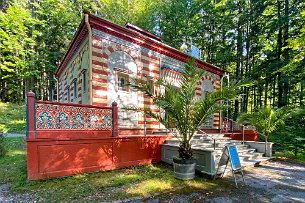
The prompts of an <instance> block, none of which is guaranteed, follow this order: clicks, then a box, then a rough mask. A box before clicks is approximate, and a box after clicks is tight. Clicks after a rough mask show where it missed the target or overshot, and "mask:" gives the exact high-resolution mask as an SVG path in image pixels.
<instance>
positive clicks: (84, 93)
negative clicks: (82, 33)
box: [58, 39, 90, 104]
mask: <svg viewBox="0 0 305 203" xmlns="http://www.w3.org/2000/svg"><path fill="white" fill-rule="evenodd" d="M88 58H89V52H88V39H87V40H85V41H84V42H83V44H82V45H81V47H80V48H79V50H78V51H77V52H76V53H75V54H74V56H73V57H72V59H71V60H70V62H69V63H68V64H67V66H66V68H65V69H64V70H63V72H62V73H61V75H60V77H59V80H58V90H59V99H58V100H59V102H69V103H76V104H88V101H89V100H90V95H89V94H88V92H89V85H84V84H83V83H84V82H85V81H84V79H86V78H89V75H88V74H89V71H88V69H89V65H88V60H89V59H88ZM83 74H84V75H85V76H83ZM84 88H85V89H84Z"/></svg>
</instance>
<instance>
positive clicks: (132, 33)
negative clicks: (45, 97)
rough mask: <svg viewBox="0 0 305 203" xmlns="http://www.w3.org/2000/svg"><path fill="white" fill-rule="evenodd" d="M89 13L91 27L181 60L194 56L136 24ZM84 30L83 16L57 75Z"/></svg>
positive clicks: (217, 70)
mask: <svg viewBox="0 0 305 203" xmlns="http://www.w3.org/2000/svg"><path fill="white" fill-rule="evenodd" d="M87 14H88V15H89V23H90V26H91V28H96V29H99V30H103V31H107V33H108V34H110V35H114V36H116V37H119V38H121V39H124V40H127V41H130V42H132V43H136V44H139V45H141V46H143V47H145V48H148V49H150V50H153V51H155V52H158V53H160V54H163V55H166V56H169V57H172V58H175V59H177V60H179V61H181V62H187V61H189V60H190V59H192V58H193V57H191V56H189V55H187V54H185V53H183V52H181V51H179V50H177V49H175V48H173V47H170V46H168V45H166V44H164V43H162V42H160V41H158V40H156V38H154V37H149V36H148V35H147V33H149V32H147V31H145V32H146V33H145V34H144V33H141V32H140V31H138V30H137V29H140V30H142V29H141V28H138V27H136V26H133V25H131V24H129V26H133V27H134V28H135V29H128V28H126V27H122V26H119V25H116V24H114V23H112V22H110V21H108V20H105V19H102V18H100V17H97V16H95V15H92V14H90V13H87ZM84 30H85V31H86V34H88V31H87V28H86V25H85V19H84V18H83V19H82V21H81V23H80V25H79V27H78V30H77V32H76V33H75V35H74V37H73V40H72V41H71V43H70V45H69V48H68V50H67V52H66V54H65V56H64V57H63V59H62V60H61V62H60V64H59V66H58V68H57V70H56V72H55V75H56V76H58V75H60V73H61V71H62V69H63V67H64V66H65V65H66V64H67V63H68V61H69V60H70V59H71V57H72V55H73V52H74V51H75V49H76V48H77V47H78V46H79V45H80V43H81V42H80V41H81V36H80V35H81V34H82V33H83V32H84ZM150 34H151V36H152V35H153V34H152V33H150ZM157 37H158V36H157ZM195 61H196V64H197V65H198V67H199V68H202V69H205V70H207V71H209V72H212V73H214V74H216V75H223V74H224V73H225V71H224V70H222V69H220V68H218V67H217V66H214V65H212V64H210V63H207V62H205V61H202V60H199V59H195Z"/></svg>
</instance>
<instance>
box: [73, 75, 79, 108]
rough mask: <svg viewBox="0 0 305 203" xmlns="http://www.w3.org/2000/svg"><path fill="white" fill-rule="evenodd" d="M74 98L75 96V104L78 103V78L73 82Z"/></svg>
mask: <svg viewBox="0 0 305 203" xmlns="http://www.w3.org/2000/svg"><path fill="white" fill-rule="evenodd" d="M73 88H74V89H73V90H74V91H73V96H74V102H77V101H76V100H77V96H78V95H77V93H78V91H77V79H76V78H74V80H73Z"/></svg>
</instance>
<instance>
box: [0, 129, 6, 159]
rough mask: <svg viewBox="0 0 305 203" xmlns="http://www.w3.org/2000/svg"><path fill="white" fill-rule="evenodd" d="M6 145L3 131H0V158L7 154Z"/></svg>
mask: <svg viewBox="0 0 305 203" xmlns="http://www.w3.org/2000/svg"><path fill="white" fill-rule="evenodd" d="M6 152H7V150H6V146H5V143H4V135H3V133H2V132H0V158H1V157H4V156H5V155H6Z"/></svg>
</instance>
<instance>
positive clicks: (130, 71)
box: [108, 51, 137, 91]
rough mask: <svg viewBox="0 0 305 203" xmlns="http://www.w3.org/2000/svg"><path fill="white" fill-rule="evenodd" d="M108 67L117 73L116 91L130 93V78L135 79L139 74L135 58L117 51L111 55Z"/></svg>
mask: <svg viewBox="0 0 305 203" xmlns="http://www.w3.org/2000/svg"><path fill="white" fill-rule="evenodd" d="M108 67H109V69H110V70H111V71H114V72H115V85H116V90H119V91H129V87H128V86H127V84H128V82H129V77H134V76H135V75H136V72H137V65H136V63H135V61H134V60H133V58H132V57H131V56H130V55H129V54H128V53H126V52H123V51H115V52H113V53H111V54H110V55H109V58H108Z"/></svg>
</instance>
